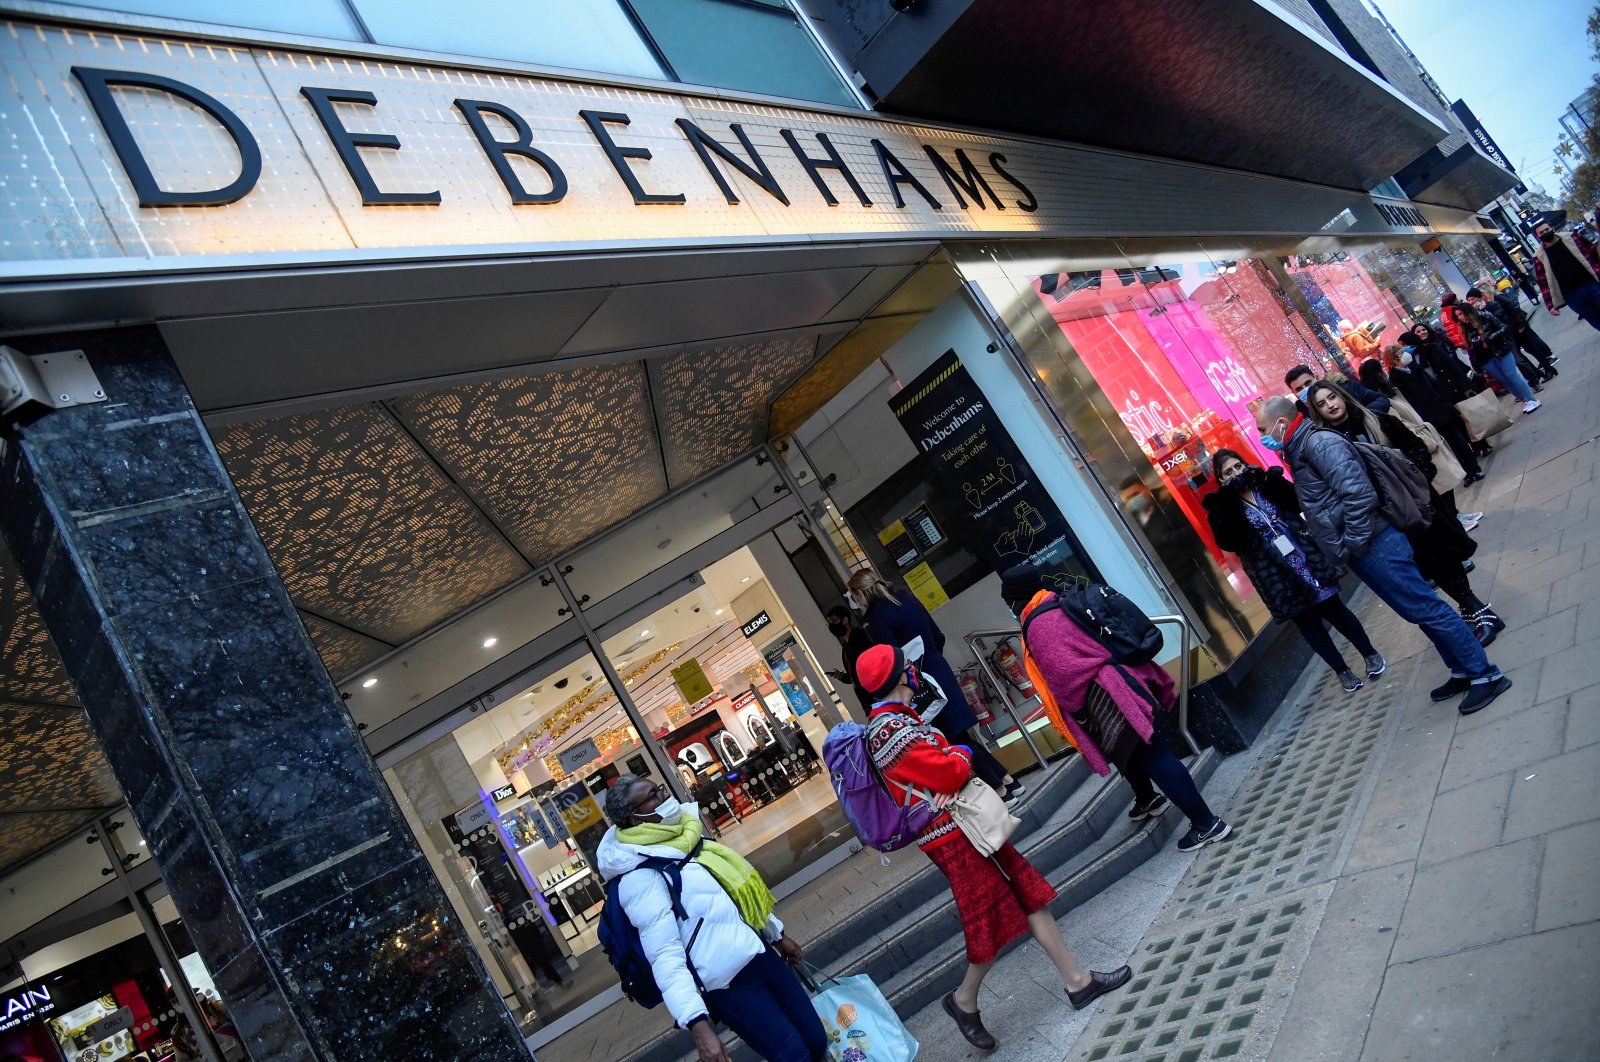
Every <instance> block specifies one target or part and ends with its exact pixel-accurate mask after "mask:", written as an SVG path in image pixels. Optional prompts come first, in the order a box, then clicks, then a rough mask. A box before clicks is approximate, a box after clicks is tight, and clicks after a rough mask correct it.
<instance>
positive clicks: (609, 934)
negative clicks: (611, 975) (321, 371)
mask: <svg viewBox="0 0 1600 1062" xmlns="http://www.w3.org/2000/svg"><path fill="white" fill-rule="evenodd" d="M699 854H700V845H699V844H697V845H695V846H694V850H693V851H691V852H690V853H689V854H688V855H686V856H684V857H682V858H681V859H664V858H662V857H660V856H649V857H647V858H646V859H645V860H644V862H642V863H640V864H639V865H638V866H637V867H634V868H633V870H630V871H628V872H627V874H632V873H634V872H635V871H639V870H653V871H655V872H656V873H658V874H660V875H661V876H662V877H663V878H665V879H666V881H667V894H668V895H669V896H671V897H672V913H673V915H674V917H676V918H677V920H678V921H679V922H685V921H688V918H689V916H688V914H687V913H685V911H684V909H683V899H682V896H683V866H684V864H685V863H687V862H689V861H690V860H691V859H694V858H695V857H696V856H698V855H699ZM627 874H618V875H617V876H616V877H614V878H612V879H611V880H610V881H608V882H606V902H605V906H604V907H602V908H601V909H600V931H599V937H600V947H601V948H603V949H604V950H605V953H606V958H607V959H610V960H611V965H612V967H613V968H614V969H615V970H616V971H617V978H618V980H620V981H621V982H622V994H623V995H625V996H627V997H628V998H629V999H631V1000H633V1001H634V1002H635V1003H637V1004H639V1005H640V1006H641V1007H644V1008H646V1009H649V1008H651V1007H654V1006H656V1005H657V1004H659V1003H660V1002H661V986H660V985H658V984H656V974H655V970H653V969H652V968H651V966H650V960H649V959H648V958H646V957H645V954H644V943H643V942H642V941H641V940H640V939H639V930H638V929H637V927H635V926H634V924H633V922H632V921H631V920H630V919H629V918H628V915H627V912H625V911H623V909H622V903H621V901H620V900H618V898H617V887H618V886H619V885H621V884H622V879H623V878H624V877H626V876H627ZM699 935H700V927H699V926H695V929H694V934H693V935H692V936H691V937H690V938H689V944H688V946H687V948H685V952H686V955H685V958H687V951H688V950H689V949H691V948H693V947H694V940H695V937H697V936H699ZM688 966H689V976H690V977H693V978H694V984H695V987H696V988H699V989H700V990H701V992H702V993H703V992H704V991H705V989H704V988H703V987H701V984H700V974H699V972H698V971H696V970H695V968H694V963H693V962H689V963H688Z"/></svg>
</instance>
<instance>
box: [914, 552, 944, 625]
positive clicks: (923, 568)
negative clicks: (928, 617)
mask: <svg viewBox="0 0 1600 1062" xmlns="http://www.w3.org/2000/svg"><path fill="white" fill-rule="evenodd" d="M906 586H907V587H909V588H910V590H911V592H912V593H913V594H916V595H917V600H918V601H921V602H922V607H923V608H925V609H927V610H928V611H929V612H932V611H933V610H934V609H936V608H938V607H939V606H940V605H943V604H945V603H946V602H948V601H949V600H950V595H949V594H947V593H945V592H944V587H943V586H941V585H940V584H939V577H938V576H936V575H934V574H933V569H932V568H930V567H928V562H927V561H923V562H922V563H921V564H919V565H917V566H916V567H915V568H912V569H911V570H910V571H908V572H906Z"/></svg>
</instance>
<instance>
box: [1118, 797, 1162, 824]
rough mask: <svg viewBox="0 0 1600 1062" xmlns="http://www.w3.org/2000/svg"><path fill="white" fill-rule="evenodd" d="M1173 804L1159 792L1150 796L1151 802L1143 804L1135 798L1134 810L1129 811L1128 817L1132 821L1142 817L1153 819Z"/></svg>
mask: <svg viewBox="0 0 1600 1062" xmlns="http://www.w3.org/2000/svg"><path fill="white" fill-rule="evenodd" d="M1171 806H1172V802H1171V801H1170V800H1168V799H1167V798H1166V797H1164V796H1162V795H1161V794H1160V793H1157V794H1156V795H1155V796H1153V797H1151V798H1150V803H1148V804H1141V803H1139V802H1138V801H1137V800H1135V801H1134V802H1133V810H1132V811H1130V812H1128V819H1129V820H1130V821H1132V822H1138V821H1140V820H1141V819H1153V818H1155V817H1156V816H1157V815H1160V814H1161V813H1163V812H1164V811H1166V810H1167V809H1168V808H1170V807H1171Z"/></svg>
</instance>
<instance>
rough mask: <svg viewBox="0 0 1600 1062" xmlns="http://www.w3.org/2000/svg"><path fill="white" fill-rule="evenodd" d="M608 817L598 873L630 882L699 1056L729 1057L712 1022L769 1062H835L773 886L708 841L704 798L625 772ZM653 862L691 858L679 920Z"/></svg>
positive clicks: (669, 997) (633, 918) (674, 1008)
mask: <svg viewBox="0 0 1600 1062" xmlns="http://www.w3.org/2000/svg"><path fill="white" fill-rule="evenodd" d="M606 817H607V818H608V819H610V820H611V823H612V825H611V828H610V829H609V830H607V831H606V835H605V837H604V838H602V839H601V841H600V848H599V852H598V854H597V860H596V863H597V865H598V867H599V870H600V876H601V877H602V878H603V879H604V880H605V881H607V882H610V881H611V880H612V879H614V878H618V877H620V878H621V879H622V880H621V881H620V882H619V883H618V885H617V899H618V901H619V902H620V903H621V904H622V909H623V911H624V912H625V913H626V914H627V916H628V921H630V922H632V923H633V924H634V926H635V927H636V928H637V929H638V930H639V942H640V944H641V945H642V946H643V947H644V953H645V957H646V958H648V959H649V960H650V968H651V971H652V972H653V973H654V974H655V979H656V984H657V985H658V986H659V987H660V989H661V996H662V999H663V1001H664V1002H665V1003H666V1005H667V1009H668V1010H669V1011H670V1012H671V1013H672V1017H673V1020H674V1021H676V1022H677V1024H678V1025H679V1027H681V1028H685V1029H688V1030H689V1032H690V1033H691V1034H693V1036H694V1041H695V1047H696V1049H697V1050H698V1051H699V1053H700V1059H701V1062H728V1053H727V1050H726V1049H725V1048H724V1047H723V1045H722V1041H721V1040H720V1039H719V1038H718V1037H717V1033H716V1030H715V1029H714V1028H713V1027H712V1024H711V1022H712V1019H715V1020H717V1021H720V1022H722V1023H723V1024H724V1025H726V1026H728V1027H729V1028H730V1029H732V1030H733V1031H734V1032H736V1033H738V1034H739V1037H740V1038H741V1039H742V1040H744V1042H745V1043H747V1044H749V1045H750V1047H751V1048H753V1049H754V1050H755V1051H756V1053H757V1054H759V1055H761V1056H762V1057H763V1058H766V1059H768V1062H817V1060H820V1059H823V1058H826V1057H827V1051H828V1037H827V1033H826V1032H824V1031H823V1028H822V1020H821V1019H820V1018H818V1017H817V1012H816V1011H815V1010H814V1009H813V1008H812V1006H811V998H810V996H808V995H807V994H806V990H805V986H804V985H802V984H801V983H800V978H799V977H798V976H797V975H796V974H795V972H794V970H792V969H791V968H790V966H789V964H790V963H798V962H800V960H801V957H802V954H801V950H800V945H799V944H796V943H795V942H794V940H793V939H791V938H790V937H789V935H788V934H787V933H785V932H784V931H783V923H782V922H780V921H778V919H777V916H776V915H774V914H773V913H772V907H773V899H772V893H771V892H769V891H768V890H767V886H766V883H765V882H763V881H762V880H761V875H760V874H758V873H757V872H756V870H755V868H754V867H752V866H751V865H750V864H749V863H748V862H746V861H745V859H744V858H743V857H742V856H740V855H739V854H738V853H737V852H735V851H734V850H733V849H731V848H729V847H728V846H727V845H724V844H719V843H718V842H716V841H711V840H706V839H704V838H703V837H702V835H701V823H700V808H699V806H698V805H694V804H688V805H685V804H681V803H680V802H679V801H678V800H677V799H676V798H674V797H673V796H672V794H671V793H670V792H669V791H668V790H667V788H666V786H663V785H658V784H656V783H654V782H652V781H650V780H649V779H647V778H639V777H636V776H634V775H631V774H624V775H622V776H621V777H619V778H618V779H617V780H616V781H615V782H613V783H612V785H611V788H610V789H609V790H608V791H607V793H606ZM691 854H692V856H693V858H687V859H686V857H689V856H691ZM651 858H657V859H671V860H675V861H676V860H686V861H685V862H683V864H682V868H681V870H680V875H681V880H682V884H683V888H682V892H681V893H680V894H679V902H680V903H681V905H682V910H683V912H684V914H685V915H686V917H685V918H684V919H682V920H681V921H680V920H679V919H678V918H677V916H676V915H675V914H674V912H673V906H672V895H671V893H670V892H669V891H668V886H667V879H666V876H665V875H664V874H663V873H661V872H659V871H656V870H653V869H650V868H646V867H644V866H643V864H644V863H645V861H646V860H647V859H651ZM786 960H787V961H786ZM691 964H692V969H691ZM697 977H698V984H697V983H696V978H697Z"/></svg>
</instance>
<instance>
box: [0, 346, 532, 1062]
mask: <svg viewBox="0 0 1600 1062" xmlns="http://www.w3.org/2000/svg"><path fill="white" fill-rule="evenodd" d="M7 342H8V343H9V345H10V346H12V347H14V348H16V349H19V350H22V351H24V352H27V353H34V354H42V353H46V352H50V351H59V350H73V349H82V350H83V351H84V352H85V353H86V354H87V355H88V357H89V361H90V363H91V364H92V365H93V367H94V369H95V371H96V372H97V373H98V374H99V378H100V383H101V386H102V387H103V389H104V390H105V392H106V395H107V399H108V400H107V401H106V402H103V403H100V404H97V405H88V406H78V407H75V408H71V409H64V410H56V411H51V410H45V409H41V408H39V407H28V408H25V409H21V410H18V411H17V412H16V413H13V414H11V415H10V416H8V417H7V418H6V421H7V423H6V426H5V434H4V442H3V447H4V456H3V474H4V487H3V490H4V496H3V498H0V511H3V516H0V520H3V525H4V531H5V535H6V539H7V540H8V542H9V543H10V546H11V550H12V553H13V554H14V555H15V556H16V559H17V562H18V565H19V566H20V568H21V569H22V572H23V576H24V578H25V579H26V580H27V582H28V584H29V585H30V586H31V587H32V589H33V593H34V595H35V596H36V597H37V598H38V601H39V607H40V611H41V612H42V613H43V614H44V619H45V624H46V625H47V626H48V627H49V629H50V633H51V635H52V636H53V637H54V638H55V642H56V645H57V646H59V647H60V649H61V655H62V657H63V658H64V660H65V662H66V666H67V671H68V672H69V673H70V674H71V676H72V679H73V681H74V682H75V683H77V687H78V692H79V695H80V696H81V698H82V700H83V704H84V707H85V708H86V709H87V710H88V715H89V721H90V723H91V725H92V726H93V727H94V729H95V732H96V734H97V735H98V737H99V739H100V743H101V745H103V746H104V748H105V752H106V756H107V758H108V759H109V760H110V761H111V767H112V769H113V771H114V772H115V773H116V776H117V780H118V782H120V783H121V785H122V789H123V792H124V793H126V794H127V797H128V802H129V804H130V805H131V806H132V809H133V815H134V818H135V819H136V820H137V822H138V824H139V828H140V830H141V831H142V832H143V834H144V836H145V838H146V839H147V841H148V843H149V849H150V852H151V854H152V856H153V857H154V859H155V862H156V866H157V867H158V868H159V869H160V871H161V875H162V877H163V879H164V880H165V881H166V883H167V887H168V888H169V889H170V890H171V893H172V899H173V902H174V903H175V904H176V905H177V907H178V910H179V911H180V912H181V913H182V914H183V917H184V921H185V923H186V924H187V926H188V929H189V932H190V934H191V935H192V936H193V938H194V942H195V945H196V947H197V948H198V949H199V951H200V954H201V956H202V957H203V958H204V959H205V961H206V964H207V966H208V967H209V968H210V970H211V972H212V974H213V975H214V976H215V978H216V982H217V987H218V989H219V990H220V991H221V993H222V995H223V998H224V999H225V1000H226V1002H227V1004H228V1009H229V1011H230V1013H231V1015H232V1017H233V1018H234V1020H235V1021H236V1022H237V1024H238V1028H239V1030H240V1032H241V1033H242V1034H243V1036H244V1041H245V1044H246V1046H247V1047H248V1048H249V1051H250V1054H251V1057H253V1058H255V1059H257V1060H258V1062H266V1060H272V1062H280V1060H286V1059H321V1060H333V1059H339V1060H344V1059H383V1060H385V1062H405V1060H412V1059H418V1060H420V1059H438V1060H450V1062H456V1060H461V1059H485V1060H488V1059H492V1060H494V1062H508V1060H516V1059H529V1058H530V1057H531V1055H530V1053H529V1052H528V1049H527V1047H526V1045H525V1044H524V1041H523V1039H522V1036H521V1035H520V1034H519V1033H518V1031H517V1028H516V1024H515V1022H513V1021H512V1019H511V1016H510V1015H509V1014H508V1013H507V1011H506V1009H505V1006H504V1004H503V1003H502V1002H501V1000H500V996H499V993H498V992H496V990H495V987H494V984H493V982H492V981H491V980H490V978H489V975H488V972H487V971H486V970H485V968H484V966H483V964H482V962H481V961H480V960H479V958H478V956H477V954H476V952H475V951H474V950H473V948H472V945H471V944H470V942H469V941H468V939H467V937H466V934H465V933H464V932H463V931H462V928H461V926H460V924H459V922H458V921H457V919H456V917H455V914H454V912H453V911H452V910H451V908H450V906H449V903H448V902H447V901H446V899H445V896H444V893H443V892H442V890H441V889H440V887H439V884H438V882H437V881H436V880H435V879H434V876H433V873H432V871H431V870H430V869H429V866H428V862H427V860H426V859H425V858H424V856H423V854H422V852H421V851H420V850H419V849H418V847H417V845H416V843H415V841H414V839H413V838H412V836H411V832H410V830H409V829H408V828H407V826H406V823H405V820H404V819H403V818H402V817H401V814H400V810H399V808H398V807H397V806H396V805H395V802H394V800H393V798H392V797H391V796H390V793H389V790H388V787H387V786H386V785H385V784H384V781H383V778H382V776H381V775H380V774H379V772H378V768H377V765H376V764H375V763H374V762H373V761H372V758H371V756H369V755H368V753H367V750H366V747H365V746H364V745H363V744H362V742H361V739H360V737H359V736H358V735H357V732H356V728H355V725H354V723H353V722H352V721H351V718H350V716H349V714H348V713H347V712H346V711H345V708H344V704H343V702H342V701H341V700H340V698H339V694H338V692H337V691H336V690H335V689H334V687H333V684H332V683H331V682H330V681H329V679H328V676H327V673H326V672H325V671H324V670H323V667H322V663H321V661H320V660H319V659H318V658H317V656H316V653H315V652H314V651H313V649H312V646H311V642H310V640H309V639H308V638H307V637H306V634H305V631H304V630H303V629H302V628H301V626H300V622H299V619H298V618H297V617H296V615H295V611H294V608H293V606H292V605H291V604H290V602H289V597H288V595H287V594H286V593H285V591H284V588H283V585H282V583H281V582H280V581H279V579H278V575H277V573H276V572H275V571H274V570H273V567H272V564H271V562H270V561H269V560H268V559H267V554H266V550H265V549H263V548H262V545H261V541H260V539H259V538H258V537H257V536H256V532H255V528H254V527H253V526H252V524H251V523H250V519H249V517H248V515H247V514H246V512H245V509H244V506H243V504H242V503H241V502H240V500H239V496H238V494H237V493H236V492H235V491H234V488H233V483H232V482H231V481H230V480H229V478H228V474H227V472H226V471H225V470H224V468H223V465H222V462H221V460H220V459H219V458H218V457H217V453H216V451H215V449H213V448H212V445H211V440H210V438H209V437H208V436H207V435H206V431H205V428H204V427H203V425H202V424H201V422H200V419H199V417H198V416H197V415H196V413H195V410H194V406H193V405H192V403H191V402H190V400H189V395H188V392H187V390H186V389H185V388H184V385H183V381H182V379H181V378H180V377H179V375H178V372H177V368H176V367H175V366H174V364H173V362H172V360H171V358H170V357H169V356H168V354H167V351H166V347H165V344H164V343H163V342H162V339H161V335H160V333H159V332H158V331H157V330H156V329H155V328H154V327H141V328H123V329H108V330H103V331H93V332H77V333H69V334H63V335H55V336H30V337H25V338H19V339H12V340H8V341H7ZM217 356H218V357H227V352H226V351H218V352H217Z"/></svg>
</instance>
